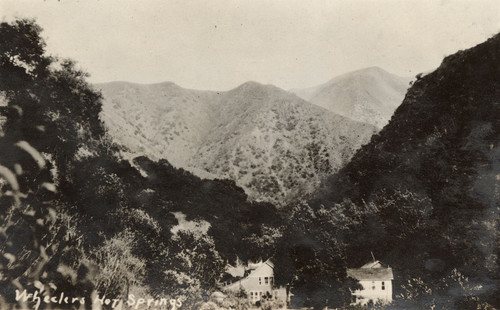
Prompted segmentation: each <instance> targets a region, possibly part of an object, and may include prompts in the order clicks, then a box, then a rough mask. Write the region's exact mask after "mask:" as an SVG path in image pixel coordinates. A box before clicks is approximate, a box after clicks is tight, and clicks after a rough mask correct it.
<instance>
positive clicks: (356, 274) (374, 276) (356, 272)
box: [347, 261, 394, 281]
mask: <svg viewBox="0 0 500 310" xmlns="http://www.w3.org/2000/svg"><path fill="white" fill-rule="evenodd" d="M347 276H349V277H351V278H354V279H356V280H360V281H361V280H368V281H383V280H393V279H394V275H393V273H392V268H391V267H384V265H383V264H382V263H381V262H379V261H374V262H370V263H367V264H365V265H363V266H362V267H361V268H352V269H347Z"/></svg>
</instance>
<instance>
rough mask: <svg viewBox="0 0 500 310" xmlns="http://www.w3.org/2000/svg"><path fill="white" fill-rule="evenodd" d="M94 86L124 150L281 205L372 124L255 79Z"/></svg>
mask: <svg viewBox="0 0 500 310" xmlns="http://www.w3.org/2000/svg"><path fill="white" fill-rule="evenodd" d="M97 88H100V89H102V93H103V95H104V104H103V113H102V118H103V120H104V121H105V123H106V125H107V126H108V127H109V132H110V134H111V135H112V136H113V137H114V138H115V140H116V141H117V142H119V143H120V144H121V145H123V146H124V147H126V148H127V149H128V152H129V153H131V154H136V155H138V154H145V155H147V156H150V157H152V158H154V159H157V158H166V159H168V160H169V161H171V162H172V164H174V165H175V166H177V167H182V168H185V169H187V170H190V171H192V172H193V173H195V174H197V175H199V176H201V177H206V176H207V175H208V176H212V177H218V178H229V179H232V180H235V181H236V183H237V184H238V185H239V186H241V187H243V188H244V189H245V191H246V192H247V194H248V195H249V197H250V199H252V200H257V201H269V202H273V203H275V204H278V205H284V204H286V203H287V202H288V201H290V200H291V199H293V198H296V197H299V196H303V195H304V194H306V193H310V192H312V191H313V190H315V189H316V188H317V186H318V185H319V184H320V182H321V181H322V180H323V179H324V178H325V177H326V176H327V175H330V174H332V173H333V172H335V171H337V170H338V169H339V168H340V167H341V166H342V165H344V164H345V163H346V162H347V161H348V160H349V159H350V157H351V156H352V154H353V153H354V151H355V150H356V149H358V148H359V147H360V146H361V145H362V144H364V143H367V142H368V140H369V139H370V137H371V135H372V134H373V133H374V132H375V130H376V129H375V127H373V126H371V125H368V124H364V123H359V122H354V121H352V120H350V119H348V118H345V117H342V116H339V115H336V114H334V113H332V112H329V111H326V110H324V109H322V108H320V107H317V106H315V105H312V104H310V103H308V102H306V101H304V100H302V99H300V98H298V97H297V96H295V95H293V94H290V93H288V92H286V91H284V90H281V89H279V88H277V87H274V86H270V85H261V84H258V83H255V82H248V83H245V84H243V85H241V86H240V87H237V88H235V89H233V90H231V91H228V92H218V93H217V92H202V91H194V90H187V89H183V88H181V87H179V86H177V85H175V84H172V83H163V84H155V85H137V84H130V83H119V82H115V83H109V84H100V85H97Z"/></svg>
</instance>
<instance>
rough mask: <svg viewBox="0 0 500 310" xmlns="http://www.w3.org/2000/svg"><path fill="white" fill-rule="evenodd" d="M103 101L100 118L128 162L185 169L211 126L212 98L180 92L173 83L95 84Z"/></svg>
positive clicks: (208, 94) (213, 111)
mask: <svg viewBox="0 0 500 310" xmlns="http://www.w3.org/2000/svg"><path fill="white" fill-rule="evenodd" d="M96 88H97V89H99V90H101V91H102V93H103V95H104V99H105V100H104V104H103V111H102V113H101V118H102V119H103V121H104V122H105V124H106V126H107V127H108V130H109V133H110V134H111V136H112V137H113V138H114V139H115V140H116V141H117V142H118V143H119V144H121V145H122V146H124V147H126V148H127V149H128V152H126V153H130V154H131V155H132V156H133V155H137V154H147V155H148V156H149V157H150V158H153V159H156V160H158V159H160V158H168V160H169V161H170V162H171V163H172V164H173V165H175V166H178V167H184V166H185V165H186V159H187V158H189V157H190V156H191V155H192V154H194V153H195V152H196V150H197V148H198V145H199V144H200V143H201V142H202V141H203V137H204V135H205V133H206V132H207V131H209V130H210V128H211V126H212V123H213V121H214V118H215V117H216V115H215V107H214V105H213V104H212V103H213V102H214V100H213V99H212V98H213V96H215V95H216V94H214V93H211V92H203V91H193V90H187V89H183V88H181V87H179V86H177V85H175V84H174V83H168V82H167V83H160V84H151V85H141V84H133V83H127V82H112V83H106V84H98V85H96Z"/></svg>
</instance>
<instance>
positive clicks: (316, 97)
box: [290, 67, 410, 128]
mask: <svg viewBox="0 0 500 310" xmlns="http://www.w3.org/2000/svg"><path fill="white" fill-rule="evenodd" d="M409 82H410V78H405V77H399V76H396V75H394V74H391V73H389V72H387V71H385V70H383V69H381V68H380V67H369V68H365V69H359V70H356V71H352V72H347V73H344V74H342V75H339V76H336V77H334V78H332V79H330V80H328V81H327V82H325V83H323V84H320V85H318V86H314V87H309V88H304V89H291V90H290V91H291V92H292V93H295V94H297V95H298V96H299V97H301V98H303V99H305V100H308V101H309V102H311V103H313V104H316V105H318V106H321V107H323V108H325V109H327V110H330V111H332V112H335V113H337V114H340V115H343V116H346V117H349V118H351V119H353V120H357V121H362V122H365V123H369V124H372V125H375V126H377V127H378V128H382V127H383V126H385V125H386V124H387V123H388V121H389V119H390V117H391V116H392V114H393V112H394V110H395V109H396V107H397V106H398V105H399V104H401V102H402V101H403V99H404V95H405V94H406V90H407V88H408V85H409Z"/></svg>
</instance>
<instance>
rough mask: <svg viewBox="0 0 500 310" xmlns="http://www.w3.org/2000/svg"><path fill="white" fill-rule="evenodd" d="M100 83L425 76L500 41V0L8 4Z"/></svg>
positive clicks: (5, 9) (300, 82)
mask: <svg viewBox="0 0 500 310" xmlns="http://www.w3.org/2000/svg"><path fill="white" fill-rule="evenodd" d="M14 17H32V18H36V19H37V21H38V23H39V24H40V25H41V26H42V28H44V32H43V36H44V37H45V39H46V41H47V45H48V46H47V49H48V51H49V52H50V53H51V54H54V55H58V56H61V57H69V58H72V59H74V60H76V61H77V62H78V64H79V66H80V67H81V68H83V69H85V70H86V71H87V72H89V73H90V74H91V78H90V81H91V82H109V81H116V80H120V81H130V82H138V83H155V82H163V81H171V82H175V83H176V84H178V85H180V86H182V87H185V88H193V89H211V90H227V89H231V88H234V87H236V86H238V85H239V84H241V83H243V82H245V81H248V80H253V81H257V82H260V83H264V84H274V85H276V86H279V87H281V88H284V89H289V88H303V87H308V86H315V85H318V84H321V83H324V82H326V81H327V80H329V79H331V78H333V77H335V76H337V75H339V74H342V73H345V72H349V71H353V70H356V69H360V68H365V67H370V66H379V67H381V68H384V69H385V70H387V71H389V72H391V73H394V74H397V75H400V76H414V75H416V74H417V73H419V72H422V71H429V70H431V69H433V68H436V67H437V66H438V65H439V64H440V62H441V60H442V59H443V57H444V56H446V55H450V54H453V53H455V52H456V51H457V50H459V49H464V48H469V47H472V46H474V45H476V44H478V43H481V42H483V41H485V40H486V39H488V38H489V37H491V36H492V35H494V34H496V33H498V32H500V1H497V0H491V1H490V0H488V1H487V0H483V1H478V0H467V1H465V0H461V1H458V0H442V1H438V0H432V1H431V0H407V1H404V0H370V1H368V0H355V1H353V0H349V1H347V0H343V1H340V0H325V1H322V0H308V1H306V0H300V1H299V0H279V1H277V0H248V1H243V0H209V1H208V0H197V1H193V0H180V1H177V0H141V1H139V0H80V1H78V0H61V1H57V0H45V1H43V0H0V19H1V20H4V21H10V20H12V19H13V18H14Z"/></svg>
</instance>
